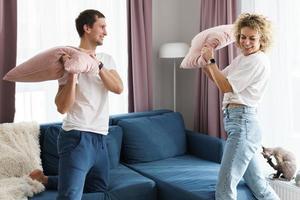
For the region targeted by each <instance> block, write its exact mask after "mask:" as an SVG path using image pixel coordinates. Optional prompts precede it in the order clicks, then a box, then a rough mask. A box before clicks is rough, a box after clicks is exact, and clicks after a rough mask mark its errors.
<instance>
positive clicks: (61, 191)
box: [57, 129, 109, 200]
mask: <svg viewBox="0 0 300 200" xmlns="http://www.w3.org/2000/svg"><path fill="white" fill-rule="evenodd" d="M104 137H105V136H103V135H101V134H96V133H92V132H84V131H78V130H71V131H64V130H62V129H61V131H60V133H59V136H58V154H59V168H58V174H59V176H58V197H57V199H58V200H81V198H82V193H83V190H85V191H86V192H106V190H107V188H108V172H109V160H108V153H107V147H106V142H105V141H104Z"/></svg>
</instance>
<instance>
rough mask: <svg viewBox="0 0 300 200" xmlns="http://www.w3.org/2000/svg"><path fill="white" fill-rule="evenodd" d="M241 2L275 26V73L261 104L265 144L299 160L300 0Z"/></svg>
mask: <svg viewBox="0 0 300 200" xmlns="http://www.w3.org/2000/svg"><path fill="white" fill-rule="evenodd" d="M241 5H242V6H241V8H242V12H252V11H254V12H256V13H259V14H263V15H265V16H267V17H268V18H269V19H270V20H271V21H272V23H273V27H274V36H275V37H274V45H273V48H272V50H271V51H270V52H269V54H268V55H269V57H270V61H271V68H272V75H271V80H270V84H269V87H268V91H267V93H266V95H265V97H264V100H263V102H262V104H261V106H260V108H259V113H260V119H261V125H262V128H263V145H265V146H269V147H276V146H281V147H284V148H286V149H288V150H290V151H292V152H293V153H294V154H296V156H297V159H298V163H299V164H300V148H299V143H300V118H299V117H298V114H300V104H299V102H300V87H299V86H300V55H299V51H298V48H299V46H300V40H299V36H300V20H299V11H300V2H298V1H293V0H287V1H281V0H264V1H261V0H254V1H248V0H243V1H242V4H241ZM299 166H300V165H299Z"/></svg>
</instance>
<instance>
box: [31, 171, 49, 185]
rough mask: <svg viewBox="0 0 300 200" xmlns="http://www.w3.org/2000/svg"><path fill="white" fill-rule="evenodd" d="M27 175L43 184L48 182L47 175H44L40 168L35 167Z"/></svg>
mask: <svg viewBox="0 0 300 200" xmlns="http://www.w3.org/2000/svg"><path fill="white" fill-rule="evenodd" d="M29 177H30V178H31V179H32V180H37V181H38V182H40V183H42V184H43V185H44V186H46V185H47V183H48V176H45V174H44V173H43V171H42V170H40V169H35V170H33V171H32V172H31V173H30V174H29Z"/></svg>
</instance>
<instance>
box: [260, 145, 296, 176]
mask: <svg viewBox="0 0 300 200" xmlns="http://www.w3.org/2000/svg"><path fill="white" fill-rule="evenodd" d="M262 149H263V151H262V155H263V156H264V158H265V159H267V162H268V163H269V164H270V166H271V167H272V168H273V169H275V170H276V171H277V172H276V174H274V176H273V178H283V179H286V180H288V181H290V180H292V179H293V178H294V177H295V174H296V171H297V162H296V158H295V156H294V154H293V153H292V152H289V151H287V150H285V149H283V148H281V147H276V148H266V147H262ZM272 157H274V158H275V160H276V165H275V164H274V163H273V161H272Z"/></svg>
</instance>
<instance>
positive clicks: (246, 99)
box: [222, 51, 270, 109]
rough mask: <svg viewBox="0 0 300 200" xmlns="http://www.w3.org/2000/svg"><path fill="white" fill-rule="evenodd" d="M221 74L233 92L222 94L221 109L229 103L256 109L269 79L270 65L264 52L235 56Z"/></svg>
mask: <svg viewBox="0 0 300 200" xmlns="http://www.w3.org/2000/svg"><path fill="white" fill-rule="evenodd" d="M222 73H223V74H224V75H225V76H226V78H227V79H228V81H229V83H230V85H231V87H232V89H233V92H228V93H225V94H224V98H223V109H224V108H226V106H227V104H229V103H237V104H243V105H247V106H250V107H257V106H258V104H259V102H260V100H261V98H262V97H263V94H264V93H265V90H266V86H267V83H268V79H269V77H270V63H269V59H268V57H267V55H266V54H265V53H264V52H261V51H258V52H256V53H254V54H250V55H248V56H245V55H243V54H241V55H239V56H237V57H236V58H235V59H234V60H233V61H232V63H231V64H230V65H229V66H228V67H226V68H225V69H224V70H223V71H222Z"/></svg>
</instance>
